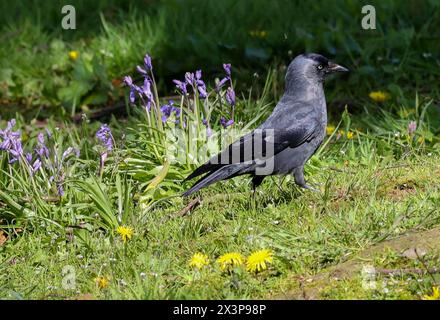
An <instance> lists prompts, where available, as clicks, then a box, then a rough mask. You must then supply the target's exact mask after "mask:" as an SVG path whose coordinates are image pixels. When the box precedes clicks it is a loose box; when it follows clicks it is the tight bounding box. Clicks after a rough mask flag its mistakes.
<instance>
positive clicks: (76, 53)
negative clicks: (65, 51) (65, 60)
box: [69, 50, 79, 61]
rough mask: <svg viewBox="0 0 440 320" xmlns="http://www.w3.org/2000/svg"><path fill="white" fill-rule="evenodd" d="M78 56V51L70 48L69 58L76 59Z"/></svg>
mask: <svg viewBox="0 0 440 320" xmlns="http://www.w3.org/2000/svg"><path fill="white" fill-rule="evenodd" d="M78 57H79V52H78V51H75V50H72V51H70V52H69V58H70V59H71V60H73V61H75V60H76V59H78Z"/></svg>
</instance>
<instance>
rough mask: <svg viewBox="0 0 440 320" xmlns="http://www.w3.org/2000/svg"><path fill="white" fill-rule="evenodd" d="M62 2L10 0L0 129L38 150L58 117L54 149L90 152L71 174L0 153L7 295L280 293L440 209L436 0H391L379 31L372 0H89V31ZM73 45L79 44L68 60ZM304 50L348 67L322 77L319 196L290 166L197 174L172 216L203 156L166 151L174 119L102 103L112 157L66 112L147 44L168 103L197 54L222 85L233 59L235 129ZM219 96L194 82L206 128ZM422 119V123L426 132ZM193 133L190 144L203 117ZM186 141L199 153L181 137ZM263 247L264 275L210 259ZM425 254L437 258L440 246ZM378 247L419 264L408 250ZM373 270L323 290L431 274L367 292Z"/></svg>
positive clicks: (81, 8)
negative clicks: (205, 181) (255, 183)
mask: <svg viewBox="0 0 440 320" xmlns="http://www.w3.org/2000/svg"><path fill="white" fill-rule="evenodd" d="M61 4H62V2H61V1H59V2H57V5H55V4H53V3H51V4H49V3H48V2H43V1H27V2H26V5H25V3H24V2H14V3H10V4H7V5H6V4H5V3H0V21H1V22H0V23H1V24H0V29H1V31H2V36H1V37H2V47H1V48H0V95H1V96H0V104H1V106H2V108H1V114H0V116H1V119H0V129H4V128H5V126H6V124H5V121H4V120H8V119H10V118H12V117H15V118H17V122H18V124H17V128H19V129H20V130H21V132H22V140H23V144H24V146H25V148H26V150H32V149H34V148H35V147H36V146H37V139H36V138H37V135H38V133H40V132H44V131H45V129H46V128H47V129H49V130H50V131H51V132H52V138H51V140H50V143H48V144H49V148H50V150H51V155H52V158H51V160H50V161H52V162H53V163H57V160H56V159H58V160H59V159H61V158H62V154H63V152H64V151H65V150H66V149H67V148H68V147H75V148H78V149H79V150H80V157H78V158H77V157H75V156H73V155H71V156H69V157H68V158H67V159H66V160H65V161H64V162H62V163H60V164H59V166H56V168H59V169H60V170H59V171H57V170H56V168H45V169H44V170H42V171H39V172H38V173H37V174H35V175H32V174H30V172H29V167H28V166H27V165H26V162H25V161H24V160H23V159H22V161H20V163H15V164H9V163H8V160H9V158H8V156H7V155H6V153H5V152H3V151H0V289H1V290H0V298H13V299H37V298H44V299H63V298H68V299H70V298H73V299H74V298H88V297H94V298H99V299H179V298H180V299H212V298H239V299H253V298H268V297H269V298H270V297H274V296H277V295H279V294H280V293H281V292H284V291H285V290H289V289H291V288H292V287H297V286H298V282H299V280H298V279H302V278H303V277H306V276H310V275H315V274H318V273H319V272H321V271H323V270H326V268H328V267H331V266H334V265H336V264H338V263H340V262H342V261H345V260H347V259H350V258H351V257H353V256H355V255H356V254H357V253H359V252H361V251H362V250H364V249H366V248H369V247H370V246H372V245H374V244H377V243H381V242H383V241H384V240H387V239H390V238H395V237H398V236H399V235H402V234H404V233H405V232H407V231H413V230H428V229H431V228H433V227H436V226H439V225H440V211H439V207H440V196H439V195H440V188H439V185H440V171H439V168H440V160H439V159H440V137H439V134H440V108H439V103H438V101H439V99H440V94H439V89H438V86H437V82H436V79H437V78H438V71H437V70H438V66H439V61H440V60H439V59H440V58H439V56H438V52H439V50H438V46H439V44H438V41H434V39H437V38H438V32H439V31H438V30H440V28H439V21H440V19H438V15H439V6H438V2H437V1H424V2H420V1H415V0H414V1H407V2H405V3H404V4H402V3H401V2H400V1H387V2H382V1H381V2H379V1H377V2H375V5H376V8H377V12H378V29H377V30H376V31H368V32H367V31H364V30H362V29H361V28H360V19H361V15H360V3H358V2H355V1H348V0H340V1H335V2H329V1H315V2H310V3H302V2H301V4H300V2H299V1H298V2H297V1H275V2H271V4H270V5H269V4H268V2H267V1H266V2H265V1H252V4H253V5H252V8H250V7H249V2H246V1H240V2H237V1H229V0H228V1H222V2H218V1H203V2H202V3H201V2H200V1H193V0H188V1H185V2H184V1H172V0H170V1H160V2H159V1H151V2H149V1H144V2H136V3H131V4H126V2H124V1H116V0H113V1H95V2H94V3H93V4H90V3H89V2H86V1H79V0H78V1H74V5H75V6H76V8H77V13H78V25H79V26H80V27H79V28H78V30H77V31H75V32H67V31H62V30H61V29H60V28H59V11H60V6H61ZM329 13H331V14H329ZM293 16H294V17H295V19H293V18H292V17H293ZM43 17H44V19H43ZM274 21H276V23H274ZM257 31H258V32H260V33H259V34H260V35H261V32H262V31H264V32H265V33H263V34H264V36H255V32H257ZM70 50H77V51H78V52H79V54H80V56H79V59H77V60H76V61H73V60H70V59H69V57H68V53H69V51H70ZM304 51H318V52H321V53H324V54H326V55H329V56H331V57H335V59H336V61H337V62H339V63H341V64H343V65H346V66H348V67H349V68H350V69H352V72H351V74H350V75H349V76H348V77H345V78H342V77H339V78H333V79H329V81H328V82H327V83H326V95H327V101H328V111H329V114H330V124H331V125H333V126H334V127H336V130H335V131H334V133H333V134H331V135H328V136H327V139H326V140H325V142H324V144H323V146H322V148H321V149H319V151H318V152H317V154H316V155H315V156H314V157H313V158H312V159H311V160H310V161H309V163H308V164H307V166H306V173H307V175H306V178H307V179H308V180H309V181H310V182H311V183H312V184H314V185H316V186H318V188H319V189H320V190H321V192H319V193H314V192H309V191H304V190H299V189H298V188H297V187H296V186H295V184H294V182H293V179H292V177H286V178H285V179H283V180H281V179H279V178H278V177H273V178H268V179H266V180H265V182H264V183H263V185H262V186H261V187H260V189H259V191H258V193H257V194H256V197H255V199H253V198H252V192H251V190H250V189H251V187H250V181H249V179H247V178H236V179H233V180H230V181H227V182H221V183H218V184H216V185H214V186H211V187H209V188H207V189H204V190H202V191H201V193H200V194H198V195H197V196H198V197H200V198H201V204H200V206H199V207H198V208H196V209H195V210H194V211H192V212H191V213H190V214H187V215H184V216H175V215H174V214H175V213H177V212H179V211H180V210H181V209H182V208H184V207H185V206H186V205H187V204H188V202H189V200H185V199H182V198H181V197H180V196H179V194H180V192H181V191H183V190H185V189H186V188H188V187H189V186H190V183H188V182H185V183H182V179H183V178H184V177H186V176H187V175H188V174H189V173H190V172H191V170H192V169H194V168H195V167H196V165H197V163H200V162H202V161H203V160H204V159H201V158H198V159H197V160H196V161H194V162H192V163H176V162H172V161H171V162H170V161H165V160H170V159H165V156H166V151H167V150H168V149H170V148H171V147H173V146H172V145H170V144H168V145H166V144H164V141H166V139H165V137H166V135H165V133H166V132H168V131H167V130H168V129H167V128H168V127H167V126H165V127H162V126H161V125H160V122H159V123H156V122H154V121H152V122H149V121H150V120H148V116H147V114H146V113H145V112H144V111H143V109H142V108H132V107H128V106H127V111H128V116H127V117H125V118H120V117H111V118H110V119H106V120H108V121H109V125H110V127H111V129H112V132H113V136H114V142H115V147H114V149H113V150H112V151H111V152H110V153H109V157H108V158H107V160H106V162H105V166H104V167H103V170H102V171H101V172H100V163H99V158H100V154H102V152H103V151H104V150H103V148H102V146H99V145H98V143H97V140H96V138H95V133H96V131H97V130H98V128H99V126H100V124H99V123H95V122H91V121H89V120H87V118H84V119H83V121H81V123H79V124H72V123H71V122H70V121H69V120H68V117H69V116H70V115H71V114H73V113H75V112H88V111H89V110H90V109H92V108H94V107H95V106H105V105H113V104H114V103H116V102H117V101H118V100H124V99H125V101H127V90H125V88H122V87H121V86H120V84H119V81H120V80H121V77H122V76H124V75H127V74H131V75H133V74H134V73H135V71H134V67H135V66H136V65H137V64H139V63H140V61H142V57H143V55H144V54H145V52H149V53H151V54H152V55H153V64H154V72H155V76H156V81H158V83H157V84H158V90H159V97H162V98H163V99H160V102H161V103H162V102H163V101H162V100H165V98H164V97H165V96H167V95H169V94H171V92H173V90H174V88H172V87H171V79H173V78H178V79H182V77H183V72H184V71H188V70H196V69H198V68H202V69H203V79H204V80H205V81H207V84H208V87H212V86H213V85H214V78H216V77H222V76H223V74H222V73H223V71H222V68H221V63H223V62H232V64H233V69H232V70H233V78H234V87H235V88H236V89H237V92H238V97H237V106H236V108H235V114H236V118H235V120H236V123H235V125H234V126H233V127H232V129H233V128H237V129H243V128H245V127H247V126H248V127H250V128H252V127H255V126H257V125H258V124H259V123H260V122H261V121H262V120H263V119H264V118H265V117H267V115H268V114H269V113H270V111H271V110H272V108H273V107H274V104H275V103H276V101H277V99H278V98H279V97H280V94H281V93H282V87H283V76H284V72H285V65H286V63H288V62H289V61H290V59H291V58H292V57H293V56H294V55H296V54H297V53H300V52H304ZM17 53H18V54H17ZM268 66H271V68H269V67H268ZM255 73H256V75H254V74H255ZM208 79H209V80H208ZM376 90H385V91H387V92H388V93H389V94H390V99H389V100H387V101H385V102H383V103H376V102H373V101H371V99H370V98H369V97H368V93H369V92H371V91H376ZM223 94H224V92H222V93H221V94H220V96H222V95H223ZM220 96H219V95H215V94H212V95H211V96H210V98H209V99H207V102H206V104H203V107H202V103H204V102H202V101H201V99H198V98H196V99H195V100H194V101H195V102H194V101H191V100H189V99H188V100H187V101H183V102H180V106H181V107H182V110H184V111H185V113H184V114H185V115H186V116H188V119H191V120H193V121H194V123H195V124H196V127H197V129H196V132H204V130H205V129H204V127H203V125H202V124H201V117H202V116H206V115H208V114H209V115H211V116H212V118H211V124H212V126H213V129H215V130H218V129H219V127H220V126H219V124H218V119H219V117H220V116H222V115H223V116H229V115H230V110H229V109H226V108H225V107H224V106H223V107H222V106H220V107H219V97H220ZM167 100H168V99H167ZM177 104H178V105H179V101H177ZM152 114H155V113H154V112H152ZM155 115H156V116H159V117H160V114H155ZM47 118H49V120H47ZM37 119H38V120H37ZM42 119H43V120H44V121H41V120H42ZM46 120H47V121H46ZM410 121H415V122H416V124H417V130H416V131H415V133H413V134H410V133H409V132H408V125H409V123H410ZM164 128H165V129H164ZM188 128H189V126H188ZM230 129H231V128H230ZM232 129H231V130H230V131H228V130H229V129H228V130H227V131H226V133H230V132H232ZM342 131H344V132H345V134H341V132H342ZM347 132H351V133H352V134H353V137H352V139H348V137H347V134H346V133H347ZM185 133H186V134H188V137H189V138H188V140H189V141H191V138H192V137H194V136H192V135H191V134H193V133H192V132H191V131H190V129H186V131H185ZM196 145H197V144H196ZM199 147H201V146H200V145H199ZM179 148H180V149H179V152H180V154H185V155H187V156H189V155H191V156H193V154H190V153H189V152H188V150H187V149H186V148H187V145H184V146H183V147H182V146H180V147H179ZM54 155H56V158H55V156H54ZM51 176H53V177H54V178H53V179H50V177H51ZM60 186H62V187H63V189H64V195H62V196H59V195H58V189H59V187H60ZM170 215H171V216H173V218H171V219H169V220H168V218H167V217H169V216H170ZM121 225H125V226H130V227H132V228H133V229H134V235H133V237H132V238H131V239H129V240H128V241H127V242H126V243H124V242H123V241H122V240H121V237H120V236H119V235H118V234H117V232H116V229H117V227H118V226H121ZM260 249H270V250H272V252H273V253H274V261H273V263H271V264H270V267H269V269H268V270H266V271H264V272H261V273H259V274H251V273H249V272H247V271H246V270H245V268H244V267H239V268H237V269H235V270H234V271H233V272H231V273H229V274H228V273H224V272H222V271H221V270H220V268H219V266H218V264H217V263H216V259H217V258H218V257H219V256H221V255H222V254H224V253H227V252H240V253H242V254H243V255H245V256H249V255H250V254H251V253H252V252H255V251H257V250H260ZM197 252H202V253H204V254H206V255H207V256H208V257H209V259H210V264H209V265H208V266H207V267H204V268H203V269H202V270H194V269H193V268H192V267H190V266H189V265H188V261H189V259H190V258H191V257H192V256H193V255H194V254H195V253H197ZM426 259H427V263H428V264H429V265H433V266H435V265H436V264H438V253H436V252H429V253H428V255H427V257H426ZM373 263H374V265H375V266H379V267H390V268H391V267H392V268H400V267H403V266H410V267H417V268H420V267H421V266H420V263H421V262H420V261H406V260H402V258H401V257H400V256H399V253H396V252H390V253H387V254H384V255H383V256H381V257H377V259H376V260H374V261H373ZM72 271H73V272H74V279H75V283H72V282H71V281H70V282H69V280H72V279H73V278H72V276H73V274H72ZM437 276H438V275H436V277H437ZM97 277H105V278H106V279H109V284H108V286H107V287H106V288H99V287H98V286H97V284H96V278H97ZM292 279H294V280H292ZM382 280H384V281H389V280H390V279H389V277H384V278H380V281H382ZM66 281H67V282H66ZM361 281H362V279H361V278H360V277H353V278H352V279H348V280H344V281H341V282H336V283H332V284H329V285H328V286H327V287H325V288H324V291H323V293H322V296H321V298H327V299H331V298H337V299H344V298H364V299H403V298H410V299H420V298H421V297H422V296H423V295H424V294H428V293H430V292H431V287H432V286H434V285H436V284H435V282H436V281H435V280H434V279H431V278H430V277H426V276H410V277H404V278H402V279H400V278H399V279H397V280H396V281H395V282H393V284H392V285H389V286H387V288H388V289H389V290H388V291H383V290H379V291H374V292H373V291H365V290H364V289H362V286H361V285H360V283H361ZM66 283H67V287H66ZM69 284H70V285H72V286H69Z"/></svg>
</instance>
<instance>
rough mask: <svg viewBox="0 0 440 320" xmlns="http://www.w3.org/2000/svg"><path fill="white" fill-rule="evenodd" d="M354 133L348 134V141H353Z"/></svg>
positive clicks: (349, 132)
mask: <svg viewBox="0 0 440 320" xmlns="http://www.w3.org/2000/svg"><path fill="white" fill-rule="evenodd" d="M353 137H354V133H353V132H352V131H348V132H347V139H353Z"/></svg>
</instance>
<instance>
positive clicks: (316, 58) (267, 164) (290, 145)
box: [183, 53, 348, 197]
mask: <svg viewBox="0 0 440 320" xmlns="http://www.w3.org/2000/svg"><path fill="white" fill-rule="evenodd" d="M335 72H348V69H347V68H345V67H342V66H340V65H338V64H336V63H334V62H332V61H329V60H328V59H327V58H325V57H323V56H322V55H319V54H315V53H308V54H301V55H299V56H297V57H296V58H295V59H293V61H292V62H291V63H290V65H289V67H288V68H287V73H286V78H285V90H284V94H283V96H282V97H281V100H280V101H279V102H278V104H277V105H276V107H275V109H274V110H273V112H272V114H271V115H270V116H269V117H268V118H267V120H266V121H265V122H264V123H263V124H261V125H260V126H259V127H258V128H257V129H255V130H253V131H252V132H250V133H249V134H247V135H245V136H243V137H241V138H240V139H239V140H237V141H235V142H234V143H232V144H231V145H229V147H228V148H226V149H225V150H223V151H222V152H221V153H219V154H218V155H217V156H214V157H212V158H211V159H210V160H209V161H208V162H206V163H205V164H203V165H202V166H200V167H199V168H197V169H196V170H195V171H194V172H193V173H191V174H190V175H189V176H188V177H187V178H186V179H185V181H186V180H190V179H192V178H194V177H197V176H200V175H202V174H205V175H204V176H203V177H202V178H201V179H200V180H199V181H197V182H196V183H195V184H194V185H193V186H192V187H191V188H190V189H188V190H187V191H185V192H184V193H183V196H184V197H186V196H189V195H191V194H193V193H194V192H196V191H198V190H200V189H201V188H204V187H206V186H209V185H211V184H213V183H214V182H217V181H220V180H226V179H229V178H233V177H236V176H239V175H243V174H249V175H251V176H252V186H253V189H254V192H255V188H256V187H257V186H259V185H260V184H261V183H262V181H263V179H264V178H265V177H266V176H268V175H286V174H293V176H294V180H295V183H296V184H297V185H298V186H300V187H302V188H306V189H313V188H311V187H310V186H308V185H307V184H306V181H305V179H304V164H305V163H306V162H307V160H309V159H310V157H311V156H312V155H313V154H314V153H315V151H316V150H317V149H318V147H319V146H320V145H321V143H322V141H323V140H324V137H325V134H326V126H327V109H326V102H325V95H324V88H323V82H324V79H325V78H326V76H327V75H329V74H331V73H335Z"/></svg>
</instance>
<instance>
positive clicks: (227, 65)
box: [223, 63, 231, 77]
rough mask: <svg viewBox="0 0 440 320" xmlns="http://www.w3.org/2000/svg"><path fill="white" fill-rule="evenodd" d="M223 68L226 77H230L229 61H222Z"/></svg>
mask: <svg viewBox="0 0 440 320" xmlns="http://www.w3.org/2000/svg"><path fill="white" fill-rule="evenodd" d="M223 69H224V70H225V72H226V75H227V76H228V77H230V76H231V64H230V63H223Z"/></svg>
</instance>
